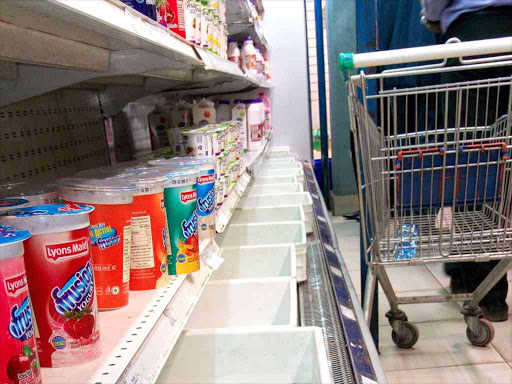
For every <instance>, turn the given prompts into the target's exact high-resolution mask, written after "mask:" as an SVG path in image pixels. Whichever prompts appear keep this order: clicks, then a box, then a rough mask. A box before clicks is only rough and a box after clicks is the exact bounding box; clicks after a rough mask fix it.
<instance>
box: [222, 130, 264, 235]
mask: <svg viewBox="0 0 512 384" xmlns="http://www.w3.org/2000/svg"><path fill="white" fill-rule="evenodd" d="M264 140H265V144H264V145H263V146H262V147H261V148H260V149H259V150H258V151H251V152H247V153H245V155H244V165H245V166H246V169H245V171H244V172H243V173H242V175H241V176H240V179H238V181H237V183H236V184H235V185H234V186H233V187H232V188H231V190H230V191H229V193H228V197H227V198H226V200H224V203H223V204H222V207H221V209H220V211H219V212H217V214H216V215H217V217H216V223H217V232H218V233H222V232H223V231H224V229H226V227H227V225H228V224H229V220H230V219H231V216H233V212H234V211H235V209H236V206H237V205H238V202H239V201H240V199H241V198H242V196H243V194H244V192H245V190H246V188H247V186H248V185H249V182H250V181H251V179H252V177H253V176H255V175H257V174H258V171H259V168H260V167H261V164H263V161H264V159H265V155H266V153H267V152H268V151H269V149H270V148H271V146H272V133H270V134H269V135H268V136H267V137H265V138H264Z"/></svg>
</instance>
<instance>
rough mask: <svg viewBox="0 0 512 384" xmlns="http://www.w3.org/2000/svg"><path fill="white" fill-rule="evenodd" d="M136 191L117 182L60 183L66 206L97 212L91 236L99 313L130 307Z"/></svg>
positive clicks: (60, 190) (92, 217)
mask: <svg viewBox="0 0 512 384" xmlns="http://www.w3.org/2000/svg"><path fill="white" fill-rule="evenodd" d="M135 191H136V188H135V186H133V185H129V184H127V183H125V182H122V181H116V180H100V179H78V178H75V179H63V180H61V181H59V195H60V197H61V198H62V201H63V202H66V203H84V204H89V205H92V206H93V207H94V208H95V209H94V212H92V213H91V215H90V219H91V226H90V236H91V244H92V257H93V265H94V279H95V281H96V294H97V295H98V308H99V309H116V308H121V307H124V306H125V305H127V304H128V299H129V296H128V295H129V291H130V263H131V260H130V250H131V220H132V203H133V194H134V193H135Z"/></svg>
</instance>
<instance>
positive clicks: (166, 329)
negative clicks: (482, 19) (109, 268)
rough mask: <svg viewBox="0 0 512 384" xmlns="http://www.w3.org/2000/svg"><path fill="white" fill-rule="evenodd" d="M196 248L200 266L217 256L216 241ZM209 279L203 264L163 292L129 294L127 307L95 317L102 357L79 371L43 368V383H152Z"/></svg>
mask: <svg viewBox="0 0 512 384" xmlns="http://www.w3.org/2000/svg"><path fill="white" fill-rule="evenodd" d="M199 248H200V251H201V257H202V261H204V260H207V259H209V258H211V257H212V256H213V255H214V254H217V253H218V252H219V248H218V247H217V245H216V244H215V241H214V240H202V241H201V242H200V244H199ZM211 274H212V269H211V268H210V267H209V266H208V265H206V263H204V262H203V263H202V265H201V270H200V271H198V272H195V273H194V274H191V275H186V276H178V277H176V278H174V279H173V280H172V281H171V282H170V283H169V285H168V286H167V287H165V288H161V289H157V290H152V291H132V292H130V304H129V305H128V306H127V307H125V308H121V309H118V310H113V311H105V312H100V314H99V323H100V332H101V342H102V347H103V355H102V356H101V357H100V358H99V359H97V360H95V361H93V362H90V363H87V364H83V365H80V366H77V367H69V368H51V369H45V368H43V370H42V372H43V382H45V383H52V384H59V383H62V384H69V383H84V382H89V383H96V384H99V383H137V382H140V383H150V382H155V381H156V379H157V378H158V375H159V374H160V371H161V370H162V368H163V366H164V364H165V362H166V360H167V358H168V357H169V355H170V353H171V351H172V349H173V347H174V345H175V343H176V341H177V339H178V337H179V335H180V334H181V331H182V330H183V328H184V326H185V324H186V322H187V320H188V317H189V315H190V313H191V312H192V309H193V308H194V306H195V304H196V302H197V300H198V299H199V297H200V295H201V293H202V291H203V289H204V287H205V285H206V283H207V282H208V280H209V279H210V276H211Z"/></svg>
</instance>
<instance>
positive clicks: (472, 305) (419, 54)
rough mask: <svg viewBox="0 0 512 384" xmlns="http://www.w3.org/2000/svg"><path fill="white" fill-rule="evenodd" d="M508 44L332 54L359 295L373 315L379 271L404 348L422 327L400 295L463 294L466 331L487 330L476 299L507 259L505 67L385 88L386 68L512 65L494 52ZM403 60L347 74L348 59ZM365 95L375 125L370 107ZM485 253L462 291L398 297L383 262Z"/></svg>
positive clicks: (511, 111) (509, 188)
mask: <svg viewBox="0 0 512 384" xmlns="http://www.w3.org/2000/svg"><path fill="white" fill-rule="evenodd" d="M504 52H512V38H501V39H492V40H486V41H483V40H482V41H478V42H470V43H461V42H460V41H458V40H457V39H452V40H450V41H449V44H445V45H439V46H431V47H421V48H411V49H401V50H393V51H385V52H375V53H367V54H358V55H352V54H340V67H341V70H342V73H343V74H344V76H345V77H346V80H347V85H348V100H349V111H350V120H351V130H352V132H353V133H354V135H355V136H354V137H355V142H356V145H355V148H356V153H355V156H356V159H357V168H358V184H359V200H360V209H361V224H362V230H363V231H364V233H363V234H362V236H363V244H364V249H365V252H366V255H367V263H368V265H369V267H370V268H369V269H368V270H369V276H368V277H369V278H368V279H367V282H370V283H369V284H367V289H366V293H367V294H366V295H365V301H364V304H363V307H364V309H365V315H366V319H367V320H369V319H370V317H371V310H372V308H371V303H372V302H373V297H372V295H373V292H374V288H375V284H376V282H377V281H378V282H380V284H381V286H382V288H383V290H384V293H385V295H386V296H387V299H388V301H389V303H390V307H391V309H390V311H389V312H388V313H387V314H386V317H387V318H388V319H389V322H390V325H391V327H392V339H393V341H394V343H395V344H396V345H397V346H398V347H401V348H410V347H412V346H413V345H414V344H415V343H416V342H417V340H418V337H419V332H418V329H417V327H416V326H415V325H414V324H412V323H410V322H409V321H408V318H407V316H406V314H405V313H404V312H403V311H401V310H400V309H399V305H401V304H416V303H418V304H419V303H437V302H447V301H451V302H454V301H456V302H464V305H463V309H462V310H461V313H462V314H463V315H464V319H465V322H466V324H467V330H466V335H467V337H468V339H469V341H470V342H471V343H472V344H474V345H476V346H485V345H487V344H488V343H489V342H490V341H491V340H492V339H493V337H494V329H493V327H492V325H491V323H489V322H488V321H487V320H485V319H484V318H483V316H482V312H481V310H480V309H479V307H478V304H479V302H480V301H481V299H482V298H483V297H484V296H485V295H486V294H487V293H488V292H489V290H490V289H491V288H492V287H493V286H494V285H495V284H496V283H497V282H498V281H499V280H500V278H502V277H503V276H504V275H505V274H506V273H507V270H508V269H509V268H510V266H511V265H512V180H511V167H512V161H511V160H510V153H511V151H512V143H511V139H512V107H511V105H512V87H511V86H510V85H511V84H512V77H505V78H494V79H485V80H473V81H467V82H458V83H452V84H436V85H430V86H423V87H417V88H403V89H397V88H392V89H386V86H385V85H386V79H391V78H393V77H401V76H424V75H431V74H435V73H438V74H439V73H442V72H445V71H466V70H471V71H483V70H485V69H487V68H491V67H496V66H512V55H511V54H502V55H498V54H500V53H504ZM491 54H492V55H493V56H482V55H491ZM475 56H478V58H474V57H475ZM468 57H469V58H468ZM452 58H458V61H457V63H456V64H457V65H453V64H454V63H453V60H454V59H452ZM448 59H451V60H450V61H448ZM437 60H442V61H441V62H439V63H436V64H430V63H428V64H425V63H424V64H423V65H422V64H421V62H425V61H430V62H432V61H437ZM404 63H416V64H414V65H416V66H415V67H405V68H398V69H393V70H386V71H383V72H381V73H379V74H366V73H365V72H364V71H360V72H359V74H357V75H352V76H351V77H349V76H348V73H349V71H350V70H351V69H354V68H368V67H376V66H381V65H391V64H404ZM370 82H377V88H378V92H377V93H376V94H374V95H369V94H367V89H368V86H369V84H370ZM372 103H373V106H374V107H376V109H377V111H378V115H379V116H378V117H379V119H378V121H379V124H378V125H377V124H376V122H375V121H374V119H372V116H370V113H369V105H372ZM503 105H505V106H506V108H505V110H503V108H501V110H500V106H503ZM490 260H500V261H499V263H498V264H497V266H496V267H495V268H494V269H493V270H492V271H491V273H490V274H489V275H488V276H487V277H486V278H485V280H484V281H483V282H482V283H481V284H480V286H478V288H477V289H476V290H475V291H474V292H472V293H468V294H447V295H434V296H421V297H416V296H415V297H397V295H396V294H395V291H394V290H393V287H392V284H391V282H390V280H389V278H388V275H387V273H386V267H388V266H393V265H409V266H416V265H424V264H427V263H436V262H441V263H452V262H484V261H490ZM411 284H414V282H413V281H411Z"/></svg>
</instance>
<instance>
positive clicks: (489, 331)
mask: <svg viewBox="0 0 512 384" xmlns="http://www.w3.org/2000/svg"><path fill="white" fill-rule="evenodd" d="M478 331H479V332H478V334H475V333H473V332H472V331H471V329H469V327H467V328H466V336H467V338H468V340H469V341H470V343H471V344H473V345H474V346H476V347H485V346H486V345H487V344H489V343H490V342H491V341H492V339H494V327H493V326H492V324H491V323H490V322H489V321H488V320H486V319H480V321H479V323H478Z"/></svg>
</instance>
